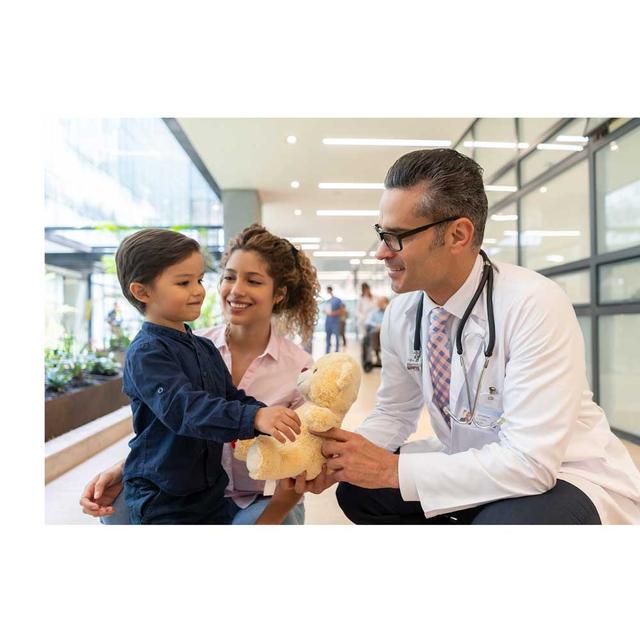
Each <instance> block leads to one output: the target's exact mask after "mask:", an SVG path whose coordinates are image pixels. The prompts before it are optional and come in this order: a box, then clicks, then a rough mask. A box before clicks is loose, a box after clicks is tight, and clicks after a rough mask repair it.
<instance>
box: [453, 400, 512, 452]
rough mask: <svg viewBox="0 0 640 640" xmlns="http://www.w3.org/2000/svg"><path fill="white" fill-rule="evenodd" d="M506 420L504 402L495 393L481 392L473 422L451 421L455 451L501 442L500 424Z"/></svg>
mask: <svg viewBox="0 0 640 640" xmlns="http://www.w3.org/2000/svg"><path fill="white" fill-rule="evenodd" d="M503 421H504V417H503V415H502V402H500V399H499V396H497V395H496V394H495V393H493V394H489V393H481V394H480V395H479V396H478V403H477V405H476V411H475V415H474V418H473V422H472V423H471V424H460V423H457V422H454V421H453V420H452V421H451V444H452V449H453V451H454V452H457V451H467V450H468V449H481V448H482V447H484V446H485V445H487V444H491V443H492V442H499V434H500V425H501V424H502V422H503Z"/></svg>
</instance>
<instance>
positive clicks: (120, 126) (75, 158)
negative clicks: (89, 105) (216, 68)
mask: <svg viewBox="0 0 640 640" xmlns="http://www.w3.org/2000/svg"><path fill="white" fill-rule="evenodd" d="M46 133H47V135H46V145H45V150H46V156H45V225H46V226H47V227H61V226H62V227H69V226H72V227H84V226H95V225H96V224H100V223H106V222H108V223H112V224H116V225H126V226H145V227H148V226H170V225H184V224H199V225H214V224H222V207H221V202H220V199H219V197H218V195H217V194H216V192H215V191H214V189H213V188H212V187H211V186H210V185H209V184H208V183H207V181H206V180H205V178H204V177H203V176H202V174H201V173H200V172H199V171H198V169H197V168H196V166H195V165H194V163H193V162H192V160H191V158H189V156H188V155H187V153H186V152H185V150H184V149H183V148H182V147H181V146H180V143H179V142H178V141H177V140H176V138H175V137H174V135H173V134H172V133H171V131H169V129H168V128H167V126H166V125H165V124H164V122H163V121H162V120H161V119H157V118H153V119H134V118H125V119H73V120H57V121H53V122H51V123H50V124H49V126H47V128H46Z"/></svg>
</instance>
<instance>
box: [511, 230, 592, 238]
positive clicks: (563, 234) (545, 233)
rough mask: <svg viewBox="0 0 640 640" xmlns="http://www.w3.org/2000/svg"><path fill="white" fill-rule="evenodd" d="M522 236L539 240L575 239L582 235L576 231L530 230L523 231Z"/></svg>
mask: <svg viewBox="0 0 640 640" xmlns="http://www.w3.org/2000/svg"><path fill="white" fill-rule="evenodd" d="M523 235H526V236H537V237H540V238H577V237H579V236H581V235H582V233H581V232H580V231H578V230H577V229H558V230H552V229H530V230H527V231H523Z"/></svg>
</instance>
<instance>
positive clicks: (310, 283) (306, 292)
mask: <svg viewBox="0 0 640 640" xmlns="http://www.w3.org/2000/svg"><path fill="white" fill-rule="evenodd" d="M238 249H241V250H242V251H254V252H255V253H257V254H258V255H259V256H260V257H261V258H262V260H264V262H265V264H266V266H267V273H268V274H269V275H270V276H271V277H272V278H273V283H274V290H277V289H281V288H284V287H286V293H285V296H284V298H283V299H282V300H281V301H280V302H278V303H276V304H275V305H274V306H273V313H274V315H275V316H276V318H277V320H276V326H277V328H278V330H280V331H281V332H282V333H284V334H286V335H290V336H295V335H299V336H301V337H302V341H303V342H307V341H308V340H309V339H310V338H311V336H312V334H313V328H314V326H315V324H316V320H317V316H318V306H317V298H318V296H319V295H320V283H319V282H318V274H317V272H316V268H315V267H314V266H313V265H312V264H311V260H309V258H308V257H307V256H306V255H305V253H304V252H302V251H300V250H299V249H297V248H296V247H294V246H293V245H292V244H291V243H290V242H289V241H288V240H286V239H285V238H280V237H279V236H276V235H274V234H273V233H271V232H270V231H267V229H265V228H264V227H263V226H262V225H259V224H252V225H251V226H250V227H247V228H246V229H243V230H242V231H241V232H240V233H239V234H238V235H237V236H235V237H234V238H231V240H229V242H228V244H227V248H226V251H225V253H224V255H223V256H222V260H221V261H220V267H221V268H222V269H223V270H224V268H225V266H226V264H227V261H228V260H229V258H230V257H231V254H232V253H233V252H234V251H237V250H238Z"/></svg>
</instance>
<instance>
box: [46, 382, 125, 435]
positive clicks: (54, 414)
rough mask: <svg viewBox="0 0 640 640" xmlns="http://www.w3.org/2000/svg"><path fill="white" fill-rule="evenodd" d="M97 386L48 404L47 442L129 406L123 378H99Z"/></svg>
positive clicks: (75, 391) (53, 399) (80, 389)
mask: <svg viewBox="0 0 640 640" xmlns="http://www.w3.org/2000/svg"><path fill="white" fill-rule="evenodd" d="M94 381H95V383H94V384H91V385H89V386H86V387H80V388H78V389H71V390H70V391H68V392H67V393H64V394H62V395H60V396H57V397H54V398H50V399H48V400H45V403H44V439H45V442H46V441H47V440H51V438H56V437H58V436H60V435H62V434H63V433H67V431H71V430H72V429H75V428H76V427H80V426H82V425H84V424H87V422H92V421H93V420H96V419H97V418H101V417H102V416H106V415H107V414H108V413H111V412H112V411H115V410H116V409H119V408H120V407H124V406H125V405H127V404H129V398H128V397H127V396H126V395H125V394H124V393H122V376H121V375H118V376H110V377H107V376H100V377H98V376H96V377H95V378H94Z"/></svg>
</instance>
